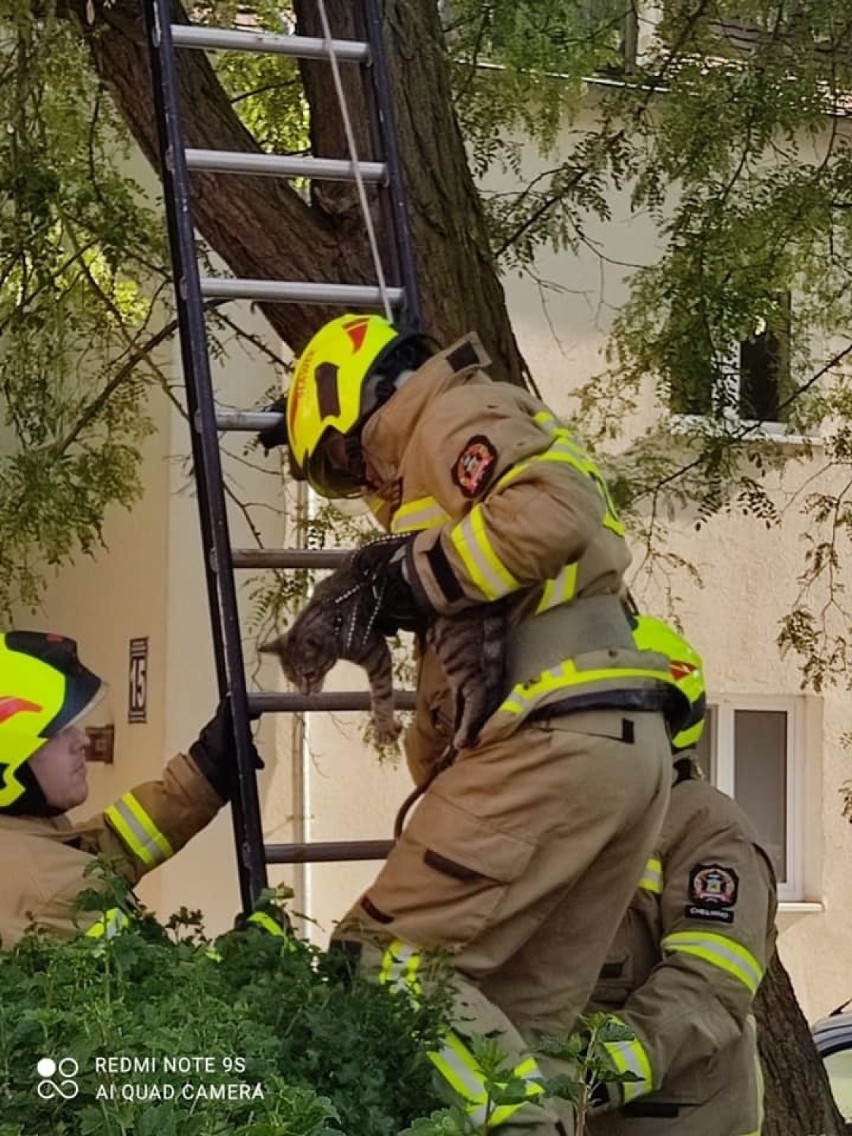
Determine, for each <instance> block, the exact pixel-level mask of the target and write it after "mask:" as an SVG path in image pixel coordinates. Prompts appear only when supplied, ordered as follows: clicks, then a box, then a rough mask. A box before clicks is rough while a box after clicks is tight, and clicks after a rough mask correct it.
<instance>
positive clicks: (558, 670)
mask: <svg viewBox="0 0 852 1136" xmlns="http://www.w3.org/2000/svg"><path fill="white" fill-rule="evenodd" d="M488 361H489V360H488V357H487V356H486V355H485V354H484V352H483V350H482V347H481V345H480V343H479V341H478V340H477V339H476V337H475V336H470V337H468V338H466V339H463V340H461V341H460V342H459V343H456V344H454V345H453V346H452V347H450V348H449V349H448V350H446V351H444V352H442V353H441V354H439V355H436V356H434V357H433V358H432V359H430V360H428V361H427V362H426V363H425V364H424V365H423V366H422V367H420V368H419V369H418V370H417V371H416V372H414V373H413V374H412V375H411V376H410V377H409V378H408V379H407V381H405V382H404V383H403V385H402V386H401V388H400V389H398V390H397V392H396V393H395V394H394V395H393V397H392V398H391V399H389V400H388V402H386V403H385V404H384V405H383V406H381V407H380V408H379V409H378V410H377V411H376V412H375V413H374V414H373V415H372V417H371V418H370V419H369V420H368V422H367V424H366V426H365V427H364V431H363V434H362V438H361V443H362V447H363V452H364V457H365V460H366V463H367V469H368V472H369V473H370V475H371V480H372V481H373V482H374V483H375V484H377V485H380V486H381V488H380V489H379V491H378V493H377V497H376V498H375V499H374V500H373V502H371V503H372V505H373V508H374V512H375V513H376V515H377V516H378V518H379V520H380V521H381V522H382V523H383V524H384V525H385V527H386V528H388V529H390V531H392V532H395V533H416V534H417V535H416V536H415V538H414V541H413V545H412V548H411V550H410V558H409V563H408V572H409V577H410V582H411V583H412V586H413V587H414V589H415V591H419V593H420V595H421V596H422V597H423V598H424V599H426V600H428V603H429V605H431V607H432V608H433V609H434V610H435V611H436V612H438V613H440V614H452V613H454V612H457V611H459V610H461V609H462V608H465V607H468V606H470V605H473V604H479V603H485V602H489V601H493V600H499V599H502V598H503V597H506V596H516V597H519V598H518V608H517V611H516V614H518V613H519V612H523V615H524V618H523V619H521V620H519V625H518V627H517V629H516V632H515V635H514V637H513V640H512V643H511V645H510V650H509V660H508V661H509V668H508V671H509V673H508V679H507V693H506V698H505V700H504V702H503V703H502V705H501V706H500V707H499V709H498V710H497V712H496V713H495V714H494V715H493V716H492V717H491V719H490V720H489V722H488V723H487V724H486V726H485V728H484V729H483V731H482V734H481V735H480V742H481V743H482V744H487V743H489V742H492V741H496V740H497V739H498V738H500V737H505V736H508V735H509V734H511V733H512V732H513V731H514V730H515V729H516V728H517V727H518V725H519V724H520V723H521V722H523V721H524V719H525V718H526V717H527V716H528V715H529V713H530V712H531V711H534V710H540V709H541V708H542V707H543V706H544V705H545V704H548V703H555V702H559V703H563V704H564V703H566V702H567V701H569V700H572V699H573V700H574V702H575V703H576V704H577V706H578V708H583V709H588V708H593V707H594V706H624V707H631V708H634V709H643V708H644V709H647V708H652V707H650V706H649V703H651V702H652V701H653V695H655V696H657V697H658V698H660V699H662V698H663V697H667V696H668V694H667V693H666V692H669V693H670V692H671V685H670V679H669V674H668V668H667V666H666V664H665V660H664V659H663V658H662V657H661V656H659V655H656V654H653V653H650V652H639V651H637V650H636V649H635V647H634V645H633V641H632V636H631V635H630V631H629V627H628V624H627V620H626V619H625V618H624V614H623V612H622V611H621V610H620V607H619V601H618V597H619V596H620V595H621V593H622V591H623V575H624V571H625V569H626V567H627V565H628V563H629V561H630V554H629V552H628V550H627V546H626V543H625V541H624V534H623V528H622V526H621V524H620V522H619V520H618V517H617V516H616V514H615V511H614V509H613V506H612V502H611V501H610V498H609V495H608V492H607V489H606V485H605V483H604V480H603V477H602V476H601V474H600V471H599V470H598V468H597V466H596V465H595V464H594V462H593V461H592V460H591V459H590V458H589V456H588V454H586V453H585V452H584V451H583V450H582V449H581V448H580V447H579V446H578V445H577V444H576V442H574V440H573V439H572V437H571V435H570V433H569V432H568V431H567V430H566V429H565V428H564V427H563V426H562V425H561V424H560V423H559V422H558V421H557V420H556V419H555V418H554V416H553V414H552V413H551V412H550V411H549V410H548V409H547V408H546V407H545V406H544V405H543V404H542V403H540V402H539V401H538V400H537V399H535V398H533V397H532V395H530V394H528V393H527V392H526V391H523V390H521V389H520V388H519V387H515V386H512V385H511V384H508V383H495V382H492V381H491V380H490V379H489V378H488V376H487V375H486V374H485V373H484V372H483V371H482V369H481V368H482V367H483V366H484V365H486V364H487V363H488ZM445 687H446V684H445V683H444V681H443V678H442V676H441V675H440V670H439V668H437V667H435V666H434V665H430V664H429V662H428V660H424V663H423V668H422V671H421V675H420V680H419V682H418V694H419V707H418V722H417V725H416V726H415V729H414V731H413V733H412V738H411V739H410V741H409V745H408V749H409V754H410V760H411V762H412V770H413V772H414V773H415V778H416V779H417V780H418V781H421V780H422V779H423V776H422V774H424V773H425V772H426V771H427V770H428V767H429V765H430V763H431V762H432V761H433V760H434V759H435V757H436V751H437V752H440V751H441V750H442V749H443V745H442V744H441V742H442V741H443V736H442V737H441V738H440V739H437V738H436V737H435V736H433V726H434V725H435V724H436V723H437V722H438V720H439V718H442V717H443V718H446V717H447V716H448V709H447V706H446V702H445V701H443V700H444V699H445V698H446V689H445ZM656 708H660V706H659V704H658V705H657V706H656Z"/></svg>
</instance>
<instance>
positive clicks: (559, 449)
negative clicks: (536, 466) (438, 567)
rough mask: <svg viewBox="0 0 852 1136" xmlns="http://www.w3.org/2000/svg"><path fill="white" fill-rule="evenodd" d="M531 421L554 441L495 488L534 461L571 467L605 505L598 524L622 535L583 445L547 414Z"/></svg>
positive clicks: (602, 482) (602, 480) (596, 469)
mask: <svg viewBox="0 0 852 1136" xmlns="http://www.w3.org/2000/svg"><path fill="white" fill-rule="evenodd" d="M534 418H535V421H536V422H538V423H539V425H542V426H545V428H546V429H547V431H548V433H549V434H550V435H551V437H552V438H553V439H554V440H553V441H552V442H551V443H550V445H549V446H548V448H547V449H546V450H544V452H543V453H540V454H534V455H533V456H532V457H530V458H527V459H526V460H525V461H522V462H520V463H519V464H518V465H514V466H512V467H511V469H508V470H507V471H506V472H505V473H504V474H503V476H502V477H501V478H500V479H499V481H498V482H497V486H496V487H500V486H505V485H508V484H509V483H510V482H512V481H514V480H515V478H516V477H519V476H520V474H522V473H523V472H524V471H525V470H527V469H529V468H530V466H531V465H532V464H533V463H534V462H563V463H565V464H566V465H570V466H572V467H573V468H574V469H575V470H576V471H577V472H578V473H580V474H582V475H583V477H588V478H589V480H590V481H593V482H594V484H595V487H596V489H597V490H598V493H600V495H601V497H602V498H603V502H604V505H605V506H606V511H605V513H604V517H603V520H602V521H601V524H602V525H603V526H604V528H608V529H610V530H611V531H612V532H614V533H615V534H616V535H617V536H624V525H623V524H622V523H621V521H620V520H619V519H618V513H617V512H616V509H615V505H614V504H613V500H612V497H611V496H610V492H609V488H608V486H607V483H606V479H605V477H604V475H603V474H602V473H601V471H600V468H599V467H598V465H597V464H596V462H595V461H593V459H592V458H591V457H590V456H589V454H588V453H587V452H586V451H585V450H584V449H583V447H582V446H580V445H578V443H577V442H575V441H574V440H573V438H572V436H571V431H570V430H568V429H566V428H565V427H564V426H559V425H558V424H557V423H556V420H555V419H554V418H553V415H549V416H547V418H545V417H544V416H543V415H542V414H541V413H539V414H536V415H535V416H534Z"/></svg>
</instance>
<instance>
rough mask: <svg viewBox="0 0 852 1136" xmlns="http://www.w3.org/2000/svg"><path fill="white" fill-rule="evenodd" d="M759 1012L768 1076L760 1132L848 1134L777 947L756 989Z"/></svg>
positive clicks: (810, 1135)
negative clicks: (764, 1108)
mask: <svg viewBox="0 0 852 1136" xmlns="http://www.w3.org/2000/svg"><path fill="white" fill-rule="evenodd" d="M755 1016H756V1017H757V1023H758V1038H759V1045H760V1060H761V1064H762V1066H763V1075H764V1078H765V1080H766V1120H765V1122H764V1127H763V1131H762V1136H845V1133H846V1126H845V1124H844V1121H843V1118H842V1117H841V1115H840V1113H839V1112H838V1110H837V1106H836V1105H835V1103H834V1099H833V1097H832V1095H831V1089H830V1087H829V1083H828V1076H827V1075H826V1072H825V1067H824V1066H823V1063H822V1060H821V1059H820V1056H819V1054H818V1053H817V1051H816V1046H815V1045H814V1042H813V1038H812V1037H811V1032H810V1030H809V1029H808V1023H807V1022H806V1021H805V1017H804V1014H803V1013H802V1011H801V1009H800V1008H799V1003H798V1002H797V1001H796V995H795V993H794V992H793V987H792V985H791V983H790V976H789V975H788V974H787V971H786V970H785V969H784V966H783V964H782V962H781V960H780V958H779V957H778V954H777V952H776V954H775V955H774V956H773V959H772V962H771V963H770V965H769V969H768V970H767V972H766V977H765V978H764V980H763V983H762V985H761V987H760V991H759V992H758V995H757V1000H756V1002H755Z"/></svg>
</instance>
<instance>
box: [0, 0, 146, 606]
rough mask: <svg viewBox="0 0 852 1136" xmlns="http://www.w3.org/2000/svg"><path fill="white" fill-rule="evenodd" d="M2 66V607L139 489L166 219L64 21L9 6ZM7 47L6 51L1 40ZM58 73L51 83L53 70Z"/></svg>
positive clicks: (33, 594)
mask: <svg viewBox="0 0 852 1136" xmlns="http://www.w3.org/2000/svg"><path fill="white" fill-rule="evenodd" d="M0 18H2V20H3V24H4V28H5V33H4V34H5V36H6V45H7V48H6V51H5V52H4V65H3V68H2V71H0V111H2V118H3V122H4V127H5V128H4V130H3V132H2V135H0V191H2V196H3V200H4V202H5V203H6V204H5V205H4V207H3V209H2V210H0V331H2V356H0V359H2V372H0V374H2V378H0V382H1V383H2V394H3V409H2V417H1V418H0V581H2V582H0V613H8V611H9V609H10V607H11V605H12V604H13V603H14V602H16V601H22V602H23V603H25V604H26V605H28V606H34V605H35V604H36V602H37V600H38V597H39V594H40V588H41V578H42V569H43V566H44V565H45V564H48V565H55V564H59V563H61V562H62V561H64V560H66V559H67V558H68V557H69V556H70V555H71V554H72V553H73V552H75V551H77V550H79V551H82V552H84V553H92V552H93V551H94V550H95V549H96V548H97V546H98V545H99V543H100V542H101V539H102V524H103V518H104V514H105V512H106V510H107V508H108V507H109V506H110V505H111V504H113V503H118V504H121V505H124V506H129V505H130V504H131V503H132V502H133V501H134V500H135V499H136V497H137V496H138V493H139V489H140V486H139V481H138V474H137V469H138V460H139V443H140V442H141V440H142V439H143V438H144V437H145V435H146V434H147V433H148V432H149V430H150V422H149V419H148V416H147V414H146V409H145V402H146V396H145V388H144V382H145V380H144V378H143V377H142V374H141V372H140V364H141V363H142V361H143V360H144V357H145V344H146V343H147V342H148V341H149V340H150V339H151V332H150V330H149V329H148V323H149V320H150V319H151V316H152V314H153V312H154V301H153V300H152V299H151V297H150V295H149V294H146V292H145V290H144V287H143V281H147V282H148V283H149V284H151V285H152V289H151V290H153V287H155V286H156V283H157V282H158V279H159V278H161V277H162V275H163V269H162V263H163V256H164V247H163V234H162V232H161V221H160V219H159V216H158V215H156V214H154V213H153V212H152V211H151V209H150V207H149V206H148V204H147V203H146V201H145V199H144V195H143V194H142V192H141V191H140V189H139V187H138V185H137V184H136V182H135V181H134V180H133V179H132V178H131V177H129V176H128V175H127V173H126V172H122V171H121V170H120V168H119V166H120V164H121V163H123V162H125V161H126V159H127V157H128V154H129V147H128V143H127V135H126V131H125V129H124V127H123V124H122V123H121V121H120V120H119V118H118V116H117V115H116V113H115V111H114V110H113V109H112V106H111V104H110V102H109V100H108V99H107V98H106V96H105V93H104V91H103V90H102V88H101V86H100V84H99V83H98V81H97V79H96V77H95V76H94V75H93V73H92V71H91V69H90V67H89V65H88V60H87V58H86V56H85V48H84V47H83V46H82V45H81V43H80V42H79V39H78V38H77V37H76V35H75V34H74V32H73V29H72V28H71V27H70V26H69V25H68V24H67V22H66V21H62V20H58V19H56V18H55V17H53V16H50V15H45V16H44V17H43V18H41V19H38V20H37V19H35V18H34V17H33V16H32V14H31V10H30V7H29V5H25V4H22V3H18V2H16V0H5V2H4V4H3V6H2V8H0ZM12 46H13V50H10V47H12ZM57 76H61V81H59V82H58V81H56V77H57Z"/></svg>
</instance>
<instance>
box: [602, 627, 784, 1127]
mask: <svg viewBox="0 0 852 1136" xmlns="http://www.w3.org/2000/svg"><path fill="white" fill-rule="evenodd" d="M635 636H636V641H637V644H638V645H639V646H641V647H643V648H648V649H652V650H657V651H661V652H663V653H664V654H666V655H667V656H668V657H669V660H670V666H671V669H672V674H673V675H674V677H675V679H676V681H677V682H678V685H679V686H680V688H681V690H682V691H683V692H684V694H685V695H686V696H687V697H688V698H689V701H690V704H691V706H692V712H691V714H690V716H689V718H688V720H687V721H686V722H685V724H684V726H683V728H682V730H681V731H680V732H679V733H678V734H677V735H675V737H674V738H673V741H672V756H673V782H674V784H673V788H672V794H671V800H670V802H669V808H668V812H667V814H666V819H665V821H664V822H663V828H662V832H661V833H660V837H659V840H658V842H657V846H656V849H655V851H654V854H653V855H652V856H651V857H650V858H649V859H648V862H647V864H646V866H645V871H644V873H643V875H642V878H641V880H640V882H639V887H638V889H637V890H636V893H635V894H634V897H633V900H632V902H631V904H630V909H629V911H628V913H627V915H626V916H625V919H624V921H623V922H622V924H621V927H620V928H619V931H618V934H617V935H616V937H615V939H614V941H613V943H612V946H611V947H610V951H609V954H608V957H607V960H606V962H605V964H604V966H603V968H602V970H601V974H600V979H599V981H598V985H597V987H596V988H595V991H594V994H593V996H592V1000H591V1002H590V1005H589V1009H590V1010H606V1011H609V1012H612V1013H615V1014H616V1015H617V1016H618V1017H619V1018H620V1019H621V1021H622V1022H623V1023H624V1024H625V1025H626V1026H627V1028H628V1029H629V1030H630V1032H631V1033H632V1034H633V1036H634V1040H632V1041H620V1042H611V1043H608V1044H607V1046H606V1048H607V1049H608V1051H609V1056H610V1058H611V1059H612V1062H613V1064H614V1066H615V1068H616V1069H617V1070H619V1071H620V1072H625V1071H629V1072H631V1073H633V1074H634V1075H635V1077H636V1080H633V1081H630V1082H626V1083H624V1084H623V1085H620V1086H618V1085H616V1084H614V1083H610V1084H608V1085H601V1086H599V1088H598V1089H597V1090H596V1097H597V1108H596V1109H595V1110H594V1112H593V1115H592V1117H591V1119H590V1121H589V1131H590V1133H591V1134H592V1136H664V1134H665V1133H671V1136H756V1134H757V1133H759V1132H760V1128H761V1123H762V1116H763V1104H762V1097H763V1086H762V1082H761V1077H760V1066H759V1063H758V1055H757V1039H756V1034H755V1021H754V1018H753V1016H752V1014H751V1005H752V1002H753V1000H754V996H755V994H756V992H757V988H758V985H759V984H760V980H761V978H762V976H763V973H764V970H765V969H766V966H767V965H768V962H769V959H770V957H771V955H772V952H773V950H774V944H775V927H774V922H775V913H776V907H777V903H776V888H775V876H774V873H773V869H772V865H771V863H770V861H769V858H768V856H767V854H766V852H765V851H764V850H763V848H762V847H761V845H760V843H759V841H758V838H757V836H756V834H755V832H754V829H753V828H752V825H751V822H750V821H749V820H748V818H747V817H746V816H745V814H744V813H743V812H742V810H741V809H740V808H739V806H738V805H737V804H736V802H735V801H733V800H732V799H731V798H730V797H728V796H726V794H724V793H722V792H720V791H719V790H718V789H715V788H714V787H713V786H712V785H710V784H709V783H708V782H707V781H705V780H704V779H703V778H702V776H701V774H700V771H699V768H698V765H697V761H696V754H695V747H696V745H697V744H698V742H699V740H700V738H701V734H702V731H703V729H704V714H705V692H704V672H703V668H702V664H701V658H700V656H699V655H698V654H697V652H696V651H695V650H694V648H693V647H691V646H690V644H689V643H687V642H686V640H685V639H683V638H682V637H681V636H680V635H679V634H678V633H677V632H676V631H675V630H674V629H673V628H672V627H670V626H668V625H667V624H666V623H663V622H662V621H661V620H658V619H652V618H650V617H648V616H641V617H639V619H638V621H637V626H636V631H635Z"/></svg>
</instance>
